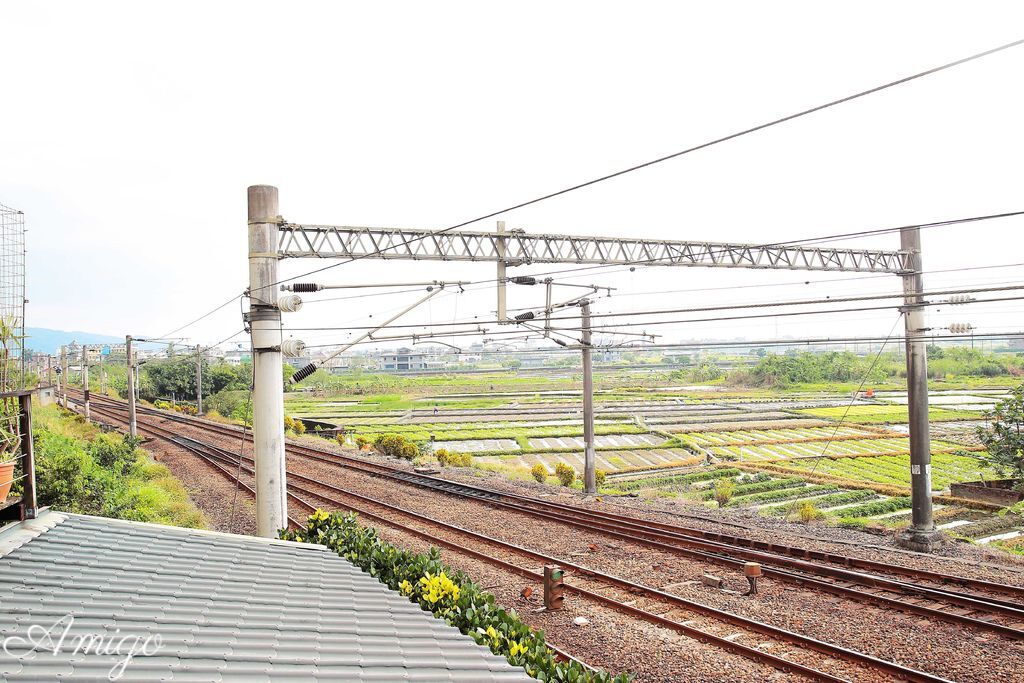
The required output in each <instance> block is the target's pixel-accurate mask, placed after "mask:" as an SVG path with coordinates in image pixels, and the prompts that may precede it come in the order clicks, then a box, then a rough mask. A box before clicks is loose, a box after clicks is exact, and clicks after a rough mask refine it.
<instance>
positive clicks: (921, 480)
mask: <svg viewBox="0 0 1024 683" xmlns="http://www.w3.org/2000/svg"><path fill="white" fill-rule="evenodd" d="M900 247H901V249H902V250H903V251H906V252H909V255H910V258H909V262H908V263H907V270H906V271H905V272H904V273H903V274H902V278H903V320H904V326H905V331H906V333H905V336H906V356H907V410H908V413H909V416H910V420H909V427H910V492H911V497H912V500H913V503H912V508H913V509H912V512H911V515H912V517H911V520H912V521H911V525H910V527H908V528H907V530H906V531H904V532H903V533H902V534H900V536H899V542H900V544H902V545H903V546H905V547H907V548H910V549H912V550H918V551H921V552H930V551H932V550H934V549H935V548H936V547H938V545H939V544H941V542H942V535H941V533H940V532H938V531H937V530H936V529H935V521H934V520H933V518H932V452H931V435H930V432H929V424H928V352H927V346H926V344H925V342H924V339H923V335H924V333H925V332H926V330H925V326H924V306H923V303H924V301H923V299H922V296H921V295H922V293H923V292H924V278H923V277H922V276H921V267H922V263H921V230H920V228H903V229H901V230H900Z"/></svg>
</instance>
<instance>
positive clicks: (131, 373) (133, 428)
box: [124, 334, 139, 438]
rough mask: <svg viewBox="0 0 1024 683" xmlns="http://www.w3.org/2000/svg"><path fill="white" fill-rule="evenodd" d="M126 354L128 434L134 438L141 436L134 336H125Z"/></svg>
mask: <svg viewBox="0 0 1024 683" xmlns="http://www.w3.org/2000/svg"><path fill="white" fill-rule="evenodd" d="M124 356H125V362H126V363H127V364H128V434H129V435H130V436H131V437H132V438H137V437H138V436H139V425H138V422H136V421H135V364H134V363H133V362H132V336H131V335H130V334H129V335H126V336H125V338H124Z"/></svg>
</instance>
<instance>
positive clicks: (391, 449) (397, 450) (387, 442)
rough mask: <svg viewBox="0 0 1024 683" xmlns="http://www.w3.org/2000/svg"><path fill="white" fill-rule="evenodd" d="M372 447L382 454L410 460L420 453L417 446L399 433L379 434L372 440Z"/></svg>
mask: <svg viewBox="0 0 1024 683" xmlns="http://www.w3.org/2000/svg"><path fill="white" fill-rule="evenodd" d="M373 447H374V448H376V449H377V451H378V452H380V453H382V454H383V455H390V456H391V457H393V458H404V459H405V460H412V459H413V458H415V457H416V456H418V455H419V454H420V449H419V446H417V445H416V444H415V443H413V442H412V441H409V440H408V439H406V438H405V437H404V436H402V435H401V434H380V435H378V436H377V438H376V439H374V441H373Z"/></svg>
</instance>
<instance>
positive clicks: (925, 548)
mask: <svg viewBox="0 0 1024 683" xmlns="http://www.w3.org/2000/svg"><path fill="white" fill-rule="evenodd" d="M943 541H944V537H943V535H942V532H941V531H938V530H937V529H932V530H931V531H924V530H923V529H915V528H914V527H910V528H908V529H905V530H903V531H901V532H900V533H899V534H898V535H897V536H896V545H898V546H899V547H901V548H906V549H907V550H913V551H915V552H919V553H930V552H934V551H936V550H938V549H939V547H940V546H941V545H942V543H943Z"/></svg>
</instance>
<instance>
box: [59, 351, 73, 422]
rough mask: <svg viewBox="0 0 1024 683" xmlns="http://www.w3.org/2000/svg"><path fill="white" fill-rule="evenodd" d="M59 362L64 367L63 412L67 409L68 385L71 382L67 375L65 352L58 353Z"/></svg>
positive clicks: (66, 355) (66, 356)
mask: <svg viewBox="0 0 1024 683" xmlns="http://www.w3.org/2000/svg"><path fill="white" fill-rule="evenodd" d="M60 362H61V365H62V366H63V367H64V410H67V409H68V383H69V382H70V381H71V377H70V376H69V375H68V354H67V352H66V351H61V352H60Z"/></svg>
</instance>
